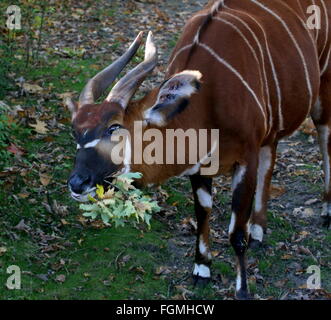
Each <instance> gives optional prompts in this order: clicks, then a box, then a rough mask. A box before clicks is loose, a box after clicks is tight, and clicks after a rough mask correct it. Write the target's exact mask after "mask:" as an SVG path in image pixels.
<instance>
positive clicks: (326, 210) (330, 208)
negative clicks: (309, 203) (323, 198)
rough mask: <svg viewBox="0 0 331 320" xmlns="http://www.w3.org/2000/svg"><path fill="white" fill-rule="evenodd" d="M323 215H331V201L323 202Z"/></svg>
mask: <svg viewBox="0 0 331 320" xmlns="http://www.w3.org/2000/svg"><path fill="white" fill-rule="evenodd" d="M321 216H322V217H331V204H330V203H327V202H325V203H323V210H322V214H321Z"/></svg>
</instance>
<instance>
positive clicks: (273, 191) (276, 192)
mask: <svg viewBox="0 0 331 320" xmlns="http://www.w3.org/2000/svg"><path fill="white" fill-rule="evenodd" d="M285 192H286V188H285V187H283V186H278V185H275V184H273V185H271V186H270V198H271V199H276V198H279V197H280V196H282V195H283V194H284V193H285Z"/></svg>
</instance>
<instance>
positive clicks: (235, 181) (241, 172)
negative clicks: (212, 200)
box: [232, 166, 246, 192]
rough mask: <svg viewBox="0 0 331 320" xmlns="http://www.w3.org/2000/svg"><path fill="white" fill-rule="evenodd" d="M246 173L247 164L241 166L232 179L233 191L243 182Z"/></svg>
mask: <svg viewBox="0 0 331 320" xmlns="http://www.w3.org/2000/svg"><path fill="white" fill-rule="evenodd" d="M245 173H246V166H239V167H238V168H237V169H236V172H235V174H234V176H233V179H232V192H233V191H235V190H236V189H237V187H238V185H239V184H240V183H241V182H242V180H243V178H244V175H245Z"/></svg>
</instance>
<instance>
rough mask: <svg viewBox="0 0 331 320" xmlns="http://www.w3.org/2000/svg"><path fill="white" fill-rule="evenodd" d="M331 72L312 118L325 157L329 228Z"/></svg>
mask: <svg viewBox="0 0 331 320" xmlns="http://www.w3.org/2000/svg"><path fill="white" fill-rule="evenodd" d="M329 79H331V71H330V72H328V74H327V75H326V76H325V77H324V78H322V83H321V93H320V99H319V100H318V101H317V103H316V105H315V106H314V108H313V110H312V113H311V116H312V118H313V121H314V123H315V126H316V129H317V132H318V140H319V145H320V149H321V153H322V156H323V171H324V186H325V188H324V204H323V210H322V218H323V220H324V224H325V226H326V227H327V228H329V227H330V222H331V91H330V90H331V85H330V80H329Z"/></svg>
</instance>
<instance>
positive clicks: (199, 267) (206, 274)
mask: <svg viewBox="0 0 331 320" xmlns="http://www.w3.org/2000/svg"><path fill="white" fill-rule="evenodd" d="M193 275H194V276H199V277H201V278H210V269H209V267H207V266H206V265H204V264H196V263H195V264H194V270H193Z"/></svg>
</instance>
